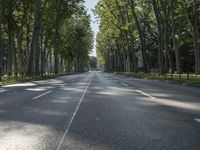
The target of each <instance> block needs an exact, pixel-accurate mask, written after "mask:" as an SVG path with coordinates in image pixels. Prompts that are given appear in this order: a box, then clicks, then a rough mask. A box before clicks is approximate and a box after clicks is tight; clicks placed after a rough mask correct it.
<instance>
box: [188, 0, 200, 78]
mask: <svg viewBox="0 0 200 150" xmlns="http://www.w3.org/2000/svg"><path fill="white" fill-rule="evenodd" d="M192 5H193V6H192V9H193V10H192V11H193V19H191V20H190V22H191V25H192V36H193V45H194V54H195V73H196V74H200V47H199V42H198V38H199V26H198V13H197V9H198V5H197V4H196V1H194V2H193V4H192Z"/></svg>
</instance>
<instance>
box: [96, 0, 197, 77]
mask: <svg viewBox="0 0 200 150" xmlns="http://www.w3.org/2000/svg"><path fill="white" fill-rule="evenodd" d="M199 8H200V1H197V0H191V1H188V0H100V1H99V3H98V4H97V6H96V9H95V13H96V15H97V16H98V18H99V22H100V32H99V34H98V37H97V53H98V57H99V58H100V59H101V62H102V63H103V64H104V65H105V69H106V70H107V71H118V72H127V71H134V72H138V71H144V72H150V71H151V70H152V69H154V68H158V69H159V72H160V73H162V74H164V73H168V72H171V73H173V72H177V73H182V72H195V73H197V74H199V73H200V45H199V44H200V34H199V33H200V9H199ZM102 60H103V61H102Z"/></svg>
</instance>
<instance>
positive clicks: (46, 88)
mask: <svg viewBox="0 0 200 150" xmlns="http://www.w3.org/2000/svg"><path fill="white" fill-rule="evenodd" d="M52 88H53V87H51V86H47V87H38V88H27V89H25V90H26V91H35V92H40V91H46V90H48V89H52Z"/></svg>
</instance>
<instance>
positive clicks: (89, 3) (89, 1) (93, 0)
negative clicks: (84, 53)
mask: <svg viewBox="0 0 200 150" xmlns="http://www.w3.org/2000/svg"><path fill="white" fill-rule="evenodd" d="M97 2H98V0H85V5H86V7H87V9H88V13H89V14H90V15H91V20H92V22H91V27H92V30H93V31H94V34H95V41H96V34H97V32H98V31H99V28H98V24H97V21H96V19H95V16H94V14H93V12H92V9H94V8H95V5H96V4H97ZM95 45H96V42H95V44H94V48H93V52H92V54H91V55H93V56H96V50H95Z"/></svg>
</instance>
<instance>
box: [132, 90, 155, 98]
mask: <svg viewBox="0 0 200 150" xmlns="http://www.w3.org/2000/svg"><path fill="white" fill-rule="evenodd" d="M136 91H137V92H138V93H140V94H142V95H144V96H146V97H148V98H150V99H152V100H156V98H155V97H153V96H151V95H149V94H147V93H145V92H143V91H141V90H136Z"/></svg>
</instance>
